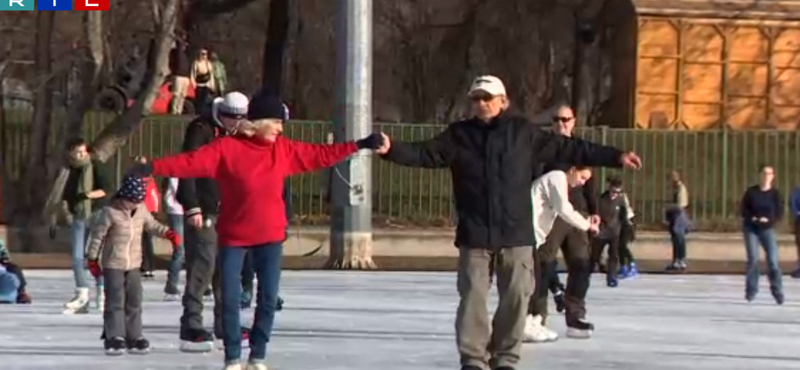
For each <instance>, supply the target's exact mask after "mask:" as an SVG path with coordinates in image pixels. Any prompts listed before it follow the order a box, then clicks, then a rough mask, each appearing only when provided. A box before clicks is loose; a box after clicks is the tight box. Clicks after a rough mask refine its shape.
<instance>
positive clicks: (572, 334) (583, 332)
mask: <svg viewBox="0 0 800 370" xmlns="http://www.w3.org/2000/svg"><path fill="white" fill-rule="evenodd" d="M592 332H594V325H592V323H590V322H588V321H586V319H584V318H580V319H567V337H568V338H574V339H589V338H591V337H592Z"/></svg>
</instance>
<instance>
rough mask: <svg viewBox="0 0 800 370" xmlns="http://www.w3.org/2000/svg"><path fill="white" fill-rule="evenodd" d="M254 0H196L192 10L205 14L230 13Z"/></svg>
mask: <svg viewBox="0 0 800 370" xmlns="http://www.w3.org/2000/svg"><path fill="white" fill-rule="evenodd" d="M254 1H255V0H217V1H214V0H195V1H193V2H192V6H191V10H190V11H191V12H194V13H200V14H203V15H218V14H224V13H230V12H232V11H234V10H236V9H239V8H241V7H243V6H247V5H248V4H250V3H252V2H254Z"/></svg>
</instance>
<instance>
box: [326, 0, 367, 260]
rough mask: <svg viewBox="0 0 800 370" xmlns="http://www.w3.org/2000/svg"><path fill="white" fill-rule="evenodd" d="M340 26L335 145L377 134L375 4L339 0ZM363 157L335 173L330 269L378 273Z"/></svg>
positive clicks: (365, 162)
mask: <svg viewBox="0 0 800 370" xmlns="http://www.w3.org/2000/svg"><path fill="white" fill-rule="evenodd" d="M338 4H339V7H338V13H337V23H336V42H337V45H336V46H337V48H336V90H335V92H336V114H335V118H334V141H335V142H337V143H339V142H343V141H348V140H357V139H360V138H362V137H364V136H367V135H369V134H370V133H371V132H372V0H340V1H339V2H338ZM369 155H370V154H368V153H363V152H361V153H358V154H356V155H355V156H353V157H352V158H351V159H350V160H348V161H347V162H344V163H341V164H339V165H338V166H336V168H335V169H334V170H333V176H332V179H331V180H332V184H331V192H332V194H331V203H332V204H331V240H330V242H331V250H330V252H331V253H330V260H329V263H328V267H330V268H341V269H368V268H375V264H374V263H373V261H372V256H371V254H372V253H371V252H372V219H371V214H372V199H371V197H372V190H371V188H372V186H371V185H372V184H371V178H372V160H371V158H370V157H369Z"/></svg>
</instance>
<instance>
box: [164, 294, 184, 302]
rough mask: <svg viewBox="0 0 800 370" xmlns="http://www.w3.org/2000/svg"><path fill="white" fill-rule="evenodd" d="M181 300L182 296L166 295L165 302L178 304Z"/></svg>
mask: <svg viewBox="0 0 800 370" xmlns="http://www.w3.org/2000/svg"><path fill="white" fill-rule="evenodd" d="M180 300H181V295H180V294H167V293H164V302H178V301H180Z"/></svg>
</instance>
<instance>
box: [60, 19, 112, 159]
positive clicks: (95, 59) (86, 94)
mask: <svg viewBox="0 0 800 370" xmlns="http://www.w3.org/2000/svg"><path fill="white" fill-rule="evenodd" d="M103 14H105V13H104V12H84V13H83V36H84V38H85V40H86V44H85V45H83V47H82V49H81V53H80V57H79V59H78V69H79V73H80V76H81V78H80V90H79V93H78V96H77V99H75V100H74V102H73V104H72V106H71V107H70V112H69V121H68V124H67V133H68V135H63V140H62V142H61V143H60V144H61V145H59V148H63V147H64V146H65V145H66V141H67V140H69V138H70V137H71V136H72V135H76V134H80V132H82V130H83V121H84V116H85V115H86V112H88V111H89V109H91V108H92V103H93V102H94V98H95V95H96V94H97V91H98V90H99V89H100V86H101V83H102V71H103V67H104V64H105V62H106V58H105V56H106V50H105V42H104V40H103Z"/></svg>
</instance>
